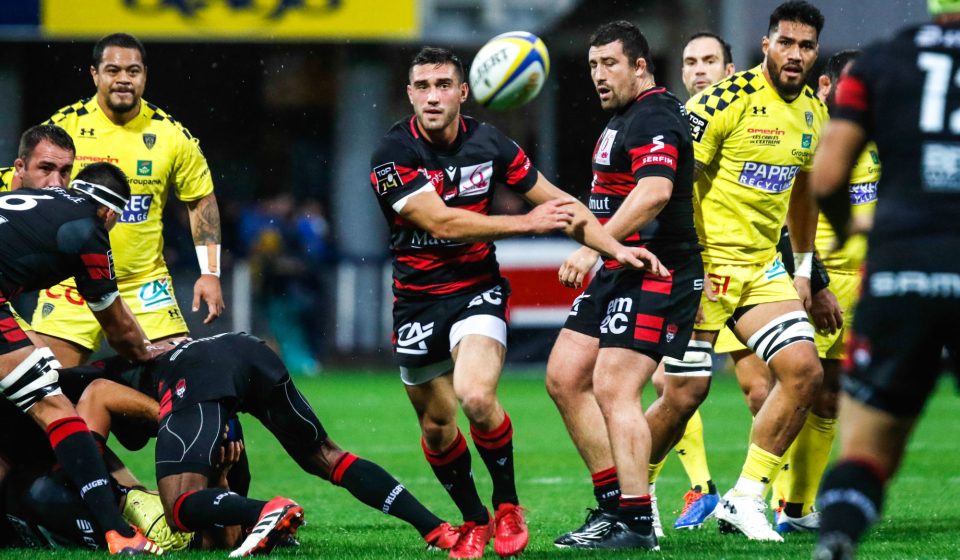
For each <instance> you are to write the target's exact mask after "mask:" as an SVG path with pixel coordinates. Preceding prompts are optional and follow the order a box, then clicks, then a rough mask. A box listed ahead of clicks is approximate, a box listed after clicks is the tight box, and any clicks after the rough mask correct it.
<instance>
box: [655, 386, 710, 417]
mask: <svg viewBox="0 0 960 560" xmlns="http://www.w3.org/2000/svg"><path fill="white" fill-rule="evenodd" d="M698 381H701V380H698ZM709 390H710V378H709V377H707V378H703V379H702V381H701V382H699V383H684V384H683V385H681V386H671V385H670V384H669V383H668V384H667V386H666V388H665V389H664V392H663V397H662V398H663V401H664V404H665V405H666V406H669V407H670V409H671V410H675V411H676V412H677V414H678V415H680V416H682V417H684V418H689V417H690V416H693V413H694V412H696V411H697V409H698V408H699V407H700V405H701V404H703V401H704V400H706V398H707V393H708V392H709Z"/></svg>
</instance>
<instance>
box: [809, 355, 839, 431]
mask: <svg viewBox="0 0 960 560" xmlns="http://www.w3.org/2000/svg"><path fill="white" fill-rule="evenodd" d="M839 369H840V368H839V362H838V361H837V360H827V361H825V362H824V364H823V383H822V384H821V385H820V391H818V392H817V398H816V400H814V402H813V409H812V410H813V413H814V414H816V415H817V416H820V417H821V418H836V417H837V414H838V412H839V410H838V408H839V405H838V403H839V400H840V375H839Z"/></svg>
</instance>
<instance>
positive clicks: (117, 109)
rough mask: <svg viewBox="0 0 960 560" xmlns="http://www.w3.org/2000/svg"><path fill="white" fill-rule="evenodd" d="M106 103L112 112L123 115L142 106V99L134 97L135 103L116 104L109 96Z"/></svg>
mask: <svg viewBox="0 0 960 560" xmlns="http://www.w3.org/2000/svg"><path fill="white" fill-rule="evenodd" d="M106 102H107V107H108V108H109V109H110V110H111V111H113V112H114V113H118V114H121V115H122V114H124V113H129V112H130V111H132V110H133V109H134V107H136V106H138V105H139V104H140V98H139V97H134V99H133V101H131V102H129V103H114V102H113V100H112V99H111V98H110V96H109V95H108V96H107V99H106Z"/></svg>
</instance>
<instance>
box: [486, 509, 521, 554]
mask: <svg viewBox="0 0 960 560" xmlns="http://www.w3.org/2000/svg"><path fill="white" fill-rule="evenodd" d="M493 525H494V535H493V551H494V552H496V553H497V556H500V557H501V558H505V557H507V556H516V555H518V554H520V553H521V552H523V549H525V548H527V542H529V540H530V533H529V532H528V531H527V521H526V520H525V519H524V518H523V508H521V507H520V506H518V505H515V504H500V506H499V507H497V513H496V515H495V516H494V523H493Z"/></svg>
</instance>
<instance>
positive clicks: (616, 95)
mask: <svg viewBox="0 0 960 560" xmlns="http://www.w3.org/2000/svg"><path fill="white" fill-rule="evenodd" d="M587 62H588V63H589V64H590V78H591V79H592V80H593V87H594V88H596V90H597V95H599V96H600V107H602V108H603V109H604V110H607V111H615V110H617V109H619V108H621V107H624V106H626V105H628V104H629V103H630V102H632V101H633V100H634V99H635V98H636V97H637V95H639V94H640V83H641V81H640V78H641V77H642V76H643V74H644V72H646V70H647V63H646V61H645V60H643V59H642V58H638V59H637V60H635V61H632V62H631V61H630V60H629V59H628V58H627V55H626V54H624V52H623V42H622V41H619V40H617V41H614V42H612V43H607V44H606V45H600V46H599V47H590V50H589V51H588V52H587Z"/></svg>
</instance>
